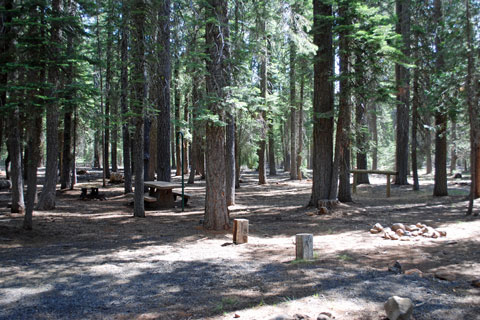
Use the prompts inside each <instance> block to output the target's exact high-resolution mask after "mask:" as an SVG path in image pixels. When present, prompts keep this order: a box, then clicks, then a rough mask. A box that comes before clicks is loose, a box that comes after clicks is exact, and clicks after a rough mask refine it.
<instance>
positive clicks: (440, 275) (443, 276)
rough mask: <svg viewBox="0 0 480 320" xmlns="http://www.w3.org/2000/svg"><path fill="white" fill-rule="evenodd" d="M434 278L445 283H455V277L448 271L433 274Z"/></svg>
mask: <svg viewBox="0 0 480 320" xmlns="http://www.w3.org/2000/svg"><path fill="white" fill-rule="evenodd" d="M435 278H437V279H440V280H446V281H455V279H457V276H456V275H455V274H454V273H451V272H449V271H438V272H435Z"/></svg>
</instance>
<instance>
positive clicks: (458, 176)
mask: <svg viewBox="0 0 480 320" xmlns="http://www.w3.org/2000/svg"><path fill="white" fill-rule="evenodd" d="M453 179H462V174H461V173H455V175H454V176H453Z"/></svg>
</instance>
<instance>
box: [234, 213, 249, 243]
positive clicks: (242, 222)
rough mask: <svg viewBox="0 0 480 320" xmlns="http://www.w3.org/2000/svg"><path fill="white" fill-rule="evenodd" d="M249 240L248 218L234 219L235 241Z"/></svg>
mask: <svg viewBox="0 0 480 320" xmlns="http://www.w3.org/2000/svg"><path fill="white" fill-rule="evenodd" d="M247 242H248V220H247V219H234V220H233V243H235V244H240V243H247Z"/></svg>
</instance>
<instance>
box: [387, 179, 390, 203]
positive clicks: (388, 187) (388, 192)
mask: <svg viewBox="0 0 480 320" xmlns="http://www.w3.org/2000/svg"><path fill="white" fill-rule="evenodd" d="M387 198H390V175H389V174H387Z"/></svg>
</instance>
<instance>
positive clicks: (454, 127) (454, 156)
mask: <svg viewBox="0 0 480 320" xmlns="http://www.w3.org/2000/svg"><path fill="white" fill-rule="evenodd" d="M451 140H452V141H451V143H452V146H451V149H450V174H451V175H453V173H454V172H455V170H456V169H457V160H458V158H457V121H456V120H452V139H451Z"/></svg>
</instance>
